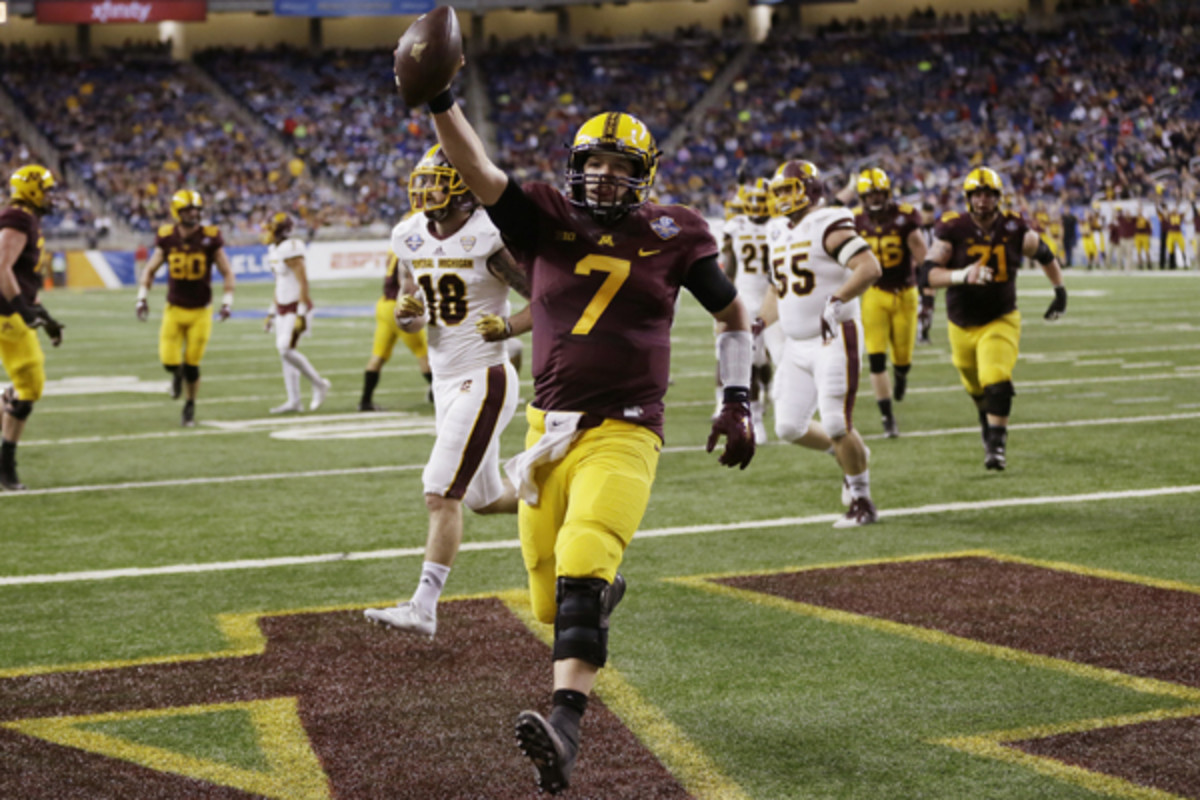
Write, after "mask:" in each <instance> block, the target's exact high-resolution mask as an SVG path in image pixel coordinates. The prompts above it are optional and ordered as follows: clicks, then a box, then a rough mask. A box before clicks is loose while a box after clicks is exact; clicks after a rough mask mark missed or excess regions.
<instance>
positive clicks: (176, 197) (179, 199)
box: [171, 189, 204, 225]
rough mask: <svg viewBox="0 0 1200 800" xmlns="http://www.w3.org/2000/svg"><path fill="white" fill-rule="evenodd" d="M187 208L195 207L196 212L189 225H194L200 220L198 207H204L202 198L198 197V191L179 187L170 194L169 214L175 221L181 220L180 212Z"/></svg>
mask: <svg viewBox="0 0 1200 800" xmlns="http://www.w3.org/2000/svg"><path fill="white" fill-rule="evenodd" d="M189 208H194V209H196V214H195V216H194V217H193V221H190V222H189V223H188V224H189V225H196V224H198V223H199V222H200V209H202V208H204V199H203V198H202V197H200V193H199V192H194V191H192V190H191V189H180V190H179V191H178V192H176V193H175V194H173V195H171V216H172V217H174V218H175V221H176V222H183V219H182V218H181V216H180V215H181V214H182V213H183V212H184V211H186V210H187V209H189Z"/></svg>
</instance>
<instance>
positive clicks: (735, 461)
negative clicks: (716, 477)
mask: <svg viewBox="0 0 1200 800" xmlns="http://www.w3.org/2000/svg"><path fill="white" fill-rule="evenodd" d="M722 435H723V436H724V437H725V449H724V450H723V451H722V452H721V457H720V458H718V459H717V462H718V463H719V464H721V465H723V466H726V467H741V468H742V469H745V468H746V467H748V466H749V465H750V459H752V458H754V426H753V424H752V423H751V420H750V390H749V389H745V388H742V387H728V388H726V389H725V402H724V404H722V406H721V413H719V414H717V416H716V417H715V418H714V419H713V423H712V433H710V434H709V435H708V446H707V447H705V448H704V449H705V450H706V451H707V452H709V453H711V452H712V451H713V448H714V447H716V446H717V440H718V439H720V438H721V436H722Z"/></svg>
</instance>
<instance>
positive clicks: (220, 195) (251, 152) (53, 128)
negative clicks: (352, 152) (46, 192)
mask: <svg viewBox="0 0 1200 800" xmlns="http://www.w3.org/2000/svg"><path fill="white" fill-rule="evenodd" d="M4 61H5V67H4V70H3V74H2V79H3V81H4V84H5V86H6V88H7V89H8V90H9V91H10V92H11V94H12V95H13V96H14V97H15V98H16V100H17V102H18V103H19V104H20V105H21V106H22V108H23V110H24V111H25V112H26V114H27V115H28V116H29V117H30V118H31V119H33V120H34V121H35V123H36V124H37V125H38V127H39V128H40V130H41V132H42V133H43V134H44V135H45V136H46V137H47V138H48V139H49V140H50V142H51V144H52V145H53V146H54V147H55V148H56V150H57V151H58V153H59V155H60V157H61V159H62V162H63V164H64V166H66V167H69V168H73V171H74V173H75V174H78V175H80V176H82V180H84V181H85V182H87V183H88V184H90V185H91V187H92V188H94V189H95V190H96V192H97V193H98V194H99V195H100V196H101V197H103V198H105V200H106V201H107V202H108V204H109V206H110V208H111V209H112V210H113V212H114V213H115V214H117V215H119V216H120V217H121V218H122V219H123V220H124V221H125V222H126V223H127V224H128V225H129V226H130V227H131V228H133V229H134V230H135V231H138V232H144V233H150V232H152V231H154V230H155V229H156V228H157V226H158V225H161V224H162V223H163V222H167V221H169V220H170V198H171V195H172V194H173V193H174V192H175V191H177V190H178V189H182V188H190V189H195V190H197V191H199V192H200V193H201V195H202V197H203V198H204V202H205V213H206V217H208V218H210V219H212V220H214V221H216V222H218V223H219V224H221V225H222V227H223V228H224V229H225V232H226V235H227V236H229V237H230V238H231V239H234V240H236V239H239V238H241V239H246V238H251V237H254V236H257V235H258V233H259V230H258V229H259V226H260V225H261V223H262V221H263V220H264V219H266V217H267V216H268V215H269V214H270V213H271V212H273V211H275V210H278V209H279V208H280V207H287V208H295V209H314V208H320V207H322V205H323V204H324V201H323V199H322V198H321V197H320V196H319V194H318V191H317V187H316V186H315V185H314V183H313V181H312V180H311V179H310V177H309V176H308V174H307V171H306V170H305V169H304V168H303V167H304V165H303V164H295V163H293V162H292V159H291V157H290V156H289V154H288V153H287V150H286V149H285V148H284V147H283V146H282V145H281V144H280V143H278V142H277V141H275V140H274V139H273V138H271V137H270V136H267V135H264V133H263V132H262V130H261V128H259V127H257V126H251V125H245V124H241V123H239V122H238V121H237V119H236V115H235V113H234V109H233V108H231V106H230V104H229V103H228V102H225V101H223V100H222V99H221V98H220V97H218V96H216V95H214V94H213V93H212V92H211V91H209V90H208V89H207V87H206V86H205V84H204V83H203V82H202V81H201V80H200V79H199V78H198V77H197V76H196V74H195V73H194V72H193V70H194V69H195V68H194V67H192V66H191V65H190V64H186V63H182V62H178V61H172V60H171V59H170V58H169V57H168V56H167V55H166V54H165V53H162V52H159V51H157V50H156V49H155V48H136V47H132V48H129V49H128V50H122V51H121V52H114V53H108V54H105V55H102V56H96V57H88V58H81V57H77V56H72V55H70V54H67V53H64V52H62V51H60V50H57V49H54V48H51V47H48V46H44V47H35V48H25V47H12V48H9V49H8V52H6V53H5V54H4ZM48 227H49V226H48Z"/></svg>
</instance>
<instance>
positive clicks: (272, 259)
mask: <svg viewBox="0 0 1200 800" xmlns="http://www.w3.org/2000/svg"><path fill="white" fill-rule="evenodd" d="M304 251H305V247H304V242H302V241H300V240H299V239H284V240H283V241H282V242H280V243H279V244H273V245H269V246H268V247H267V266H268V267H270V269H271V272H273V273H275V302H276V303H277V304H279V305H281V306H286V305H288V304H289V303H296V302H299V301H300V280H299V279H298V278H297V277H296V273H294V272H292V268H291V267H289V266H288V265H287V262H288V260H289V259H293V258H296V257H297V256H299V257H301V258H303V257H304Z"/></svg>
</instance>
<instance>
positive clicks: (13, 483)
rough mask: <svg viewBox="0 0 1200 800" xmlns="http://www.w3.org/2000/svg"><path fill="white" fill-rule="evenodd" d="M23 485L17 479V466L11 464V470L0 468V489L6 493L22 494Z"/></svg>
mask: <svg viewBox="0 0 1200 800" xmlns="http://www.w3.org/2000/svg"><path fill="white" fill-rule="evenodd" d="M25 488H26V487H25V484H23V483H21V480H20V479H19V478H18V477H17V465H16V464H13V465H12V467H11V468H8V467H4V468H0V489H3V490H4V491H6V492H23V491H25Z"/></svg>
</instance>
